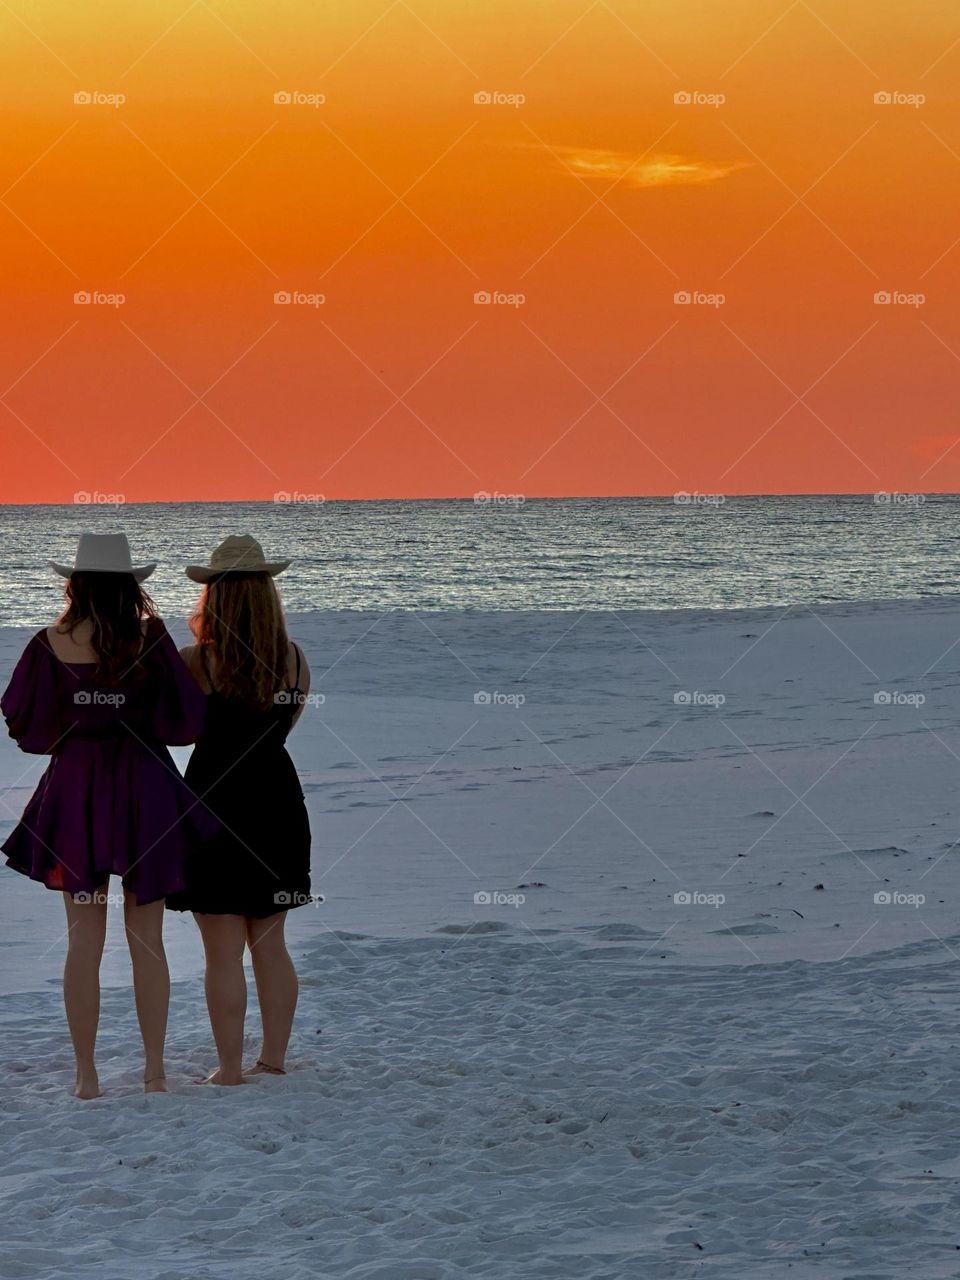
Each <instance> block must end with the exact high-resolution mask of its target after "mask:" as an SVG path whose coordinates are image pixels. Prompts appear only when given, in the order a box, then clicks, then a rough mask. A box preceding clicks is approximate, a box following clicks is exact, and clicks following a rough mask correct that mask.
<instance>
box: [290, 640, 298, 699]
mask: <svg viewBox="0 0 960 1280" xmlns="http://www.w3.org/2000/svg"><path fill="white" fill-rule="evenodd" d="M290 643H291V644H292V645H293V652H294V654H295V656H296V659H297V672H296V675H295V676H294V677H293V687H294V689H299V688H300V647H299V645H297V644H294V642H293V641H292V640H291V641H290Z"/></svg>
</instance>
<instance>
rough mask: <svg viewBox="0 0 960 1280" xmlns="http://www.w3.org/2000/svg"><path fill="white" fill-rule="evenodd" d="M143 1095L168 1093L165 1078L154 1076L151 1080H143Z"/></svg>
mask: <svg viewBox="0 0 960 1280" xmlns="http://www.w3.org/2000/svg"><path fill="white" fill-rule="evenodd" d="M143 1092H144V1093H169V1092H170V1091H169V1089H168V1088H167V1077H166V1076H154V1077H153V1079H152V1080H144V1082H143Z"/></svg>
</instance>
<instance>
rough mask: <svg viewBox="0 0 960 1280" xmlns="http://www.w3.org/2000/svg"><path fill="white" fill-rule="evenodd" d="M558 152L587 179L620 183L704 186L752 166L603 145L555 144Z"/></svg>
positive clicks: (573, 168)
mask: <svg viewBox="0 0 960 1280" xmlns="http://www.w3.org/2000/svg"><path fill="white" fill-rule="evenodd" d="M554 150H555V152H556V154H557V155H558V156H559V157H560V158H561V160H562V161H563V163H564V164H566V165H567V166H568V168H570V169H572V170H573V171H574V173H578V174H581V175H582V176H583V177H585V178H606V179H608V180H609V181H610V182H615V183H617V184H619V185H620V186H624V187H632V188H635V189H637V190H642V189H644V188H647V187H688V186H703V185H704V184H706V183H708V182H719V181H720V179H721V178H726V177H728V176H729V175H730V174H731V173H736V172H737V171H738V170H739V169H746V168H749V162H748V161H746V160H702V159H699V158H698V157H696V156H678V155H662V154H661V155H644V156H637V155H632V154H631V153H630V152H629V151H603V150H600V149H599V148H583V147H555V148H554Z"/></svg>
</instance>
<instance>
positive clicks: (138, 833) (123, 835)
mask: <svg viewBox="0 0 960 1280" xmlns="http://www.w3.org/2000/svg"><path fill="white" fill-rule="evenodd" d="M219 830H220V824H219V822H218V821H217V820H216V818H214V817H213V815H212V814H211V813H210V812H209V810H207V809H206V808H205V807H204V806H203V805H202V804H201V803H200V801H199V800H198V799H197V797H196V796H195V795H194V794H193V792H192V791H191V790H190V789H189V787H187V785H186V783H185V782H184V781H183V778H182V777H181V776H180V774H179V773H178V772H177V769H176V766H175V765H174V763H173V760H172V758H171V757H170V754H169V752H168V751H167V750H166V748H165V747H163V746H161V745H160V744H158V743H154V744H152V745H151V746H147V745H146V744H140V743H137V742H136V741H134V740H131V739H129V738H122V739H116V740H106V741H104V740H101V741H91V740H84V739H74V740H73V741H71V742H70V743H69V744H67V745H66V746H65V747H64V748H63V749H62V750H61V752H59V753H58V754H57V755H55V756H54V757H53V759H52V760H51V761H50V764H49V766H48V767H47V770H46V772H45V773H44V775H43V777H42V778H41V779H40V782H39V784H38V786H37V789H36V791H35V792H34V794H33V797H32V798H31V800H30V801H29V803H28V804H27V807H26V809H25V810H24V814H23V818H22V819H21V821H20V822H19V823H18V824H17V826H16V827H14V829H13V831H12V832H11V833H10V835H9V836H8V837H7V839H6V840H5V841H4V843H3V845H2V846H0V848H2V850H3V852H4V853H5V854H6V855H7V865H8V866H10V867H12V868H13V869H14V870H15V871H19V872H20V873H21V874H22V875H26V876H28V877H29V878H30V879H31V880H36V881H39V882H40V883H41V884H44V885H45V886H46V887H47V888H49V889H56V890H60V891H63V892H68V893H93V892H94V891H95V890H96V889H98V888H100V887H101V886H102V885H103V883H104V881H105V880H107V879H108V878H109V877H110V876H111V875H116V876H119V877H120V879H121V880H122V882H123V885H124V887H125V888H126V889H128V890H130V891H131V892H133V893H135V894H136V895H137V900H138V902H140V903H143V904H146V903H149V902H156V901H157V900H158V899H160V898H166V897H168V896H169V895H171V894H175V893H179V892H182V891H183V889H184V888H185V887H186V879H185V874H184V868H185V864H186V860H187V857H188V856H189V854H190V852H191V851H192V850H195V849H196V848H197V846H198V845H202V844H203V843H204V842H205V841H207V840H209V839H211V837H213V836H214V835H215V834H216V833H217V832H218V831H219Z"/></svg>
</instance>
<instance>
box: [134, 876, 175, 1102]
mask: <svg viewBox="0 0 960 1280" xmlns="http://www.w3.org/2000/svg"><path fill="white" fill-rule="evenodd" d="M123 917H124V924H125V926H126V931H127V946H128V947H129V948H130V960H131V962H132V964H133V991H134V995H135V997H136V1002H137V1020H138V1021H139V1023H140V1034H141V1036H142V1037H143V1050H144V1072H143V1091H144V1093H166V1091H167V1084H166V1079H165V1076H164V1070H163V1044H164V1041H165V1039H166V1036H167V1009H168V1008H169V1005H170V974H169V971H168V969H167V957H166V953H165V952H164V949H163V900H162V899H161V900H160V901H159V902H150V903H148V904H147V905H146V906H144V907H141V906H139V905H138V903H137V895H136V894H135V893H131V892H130V891H129V890H126V891H125V892H124V896H123Z"/></svg>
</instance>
